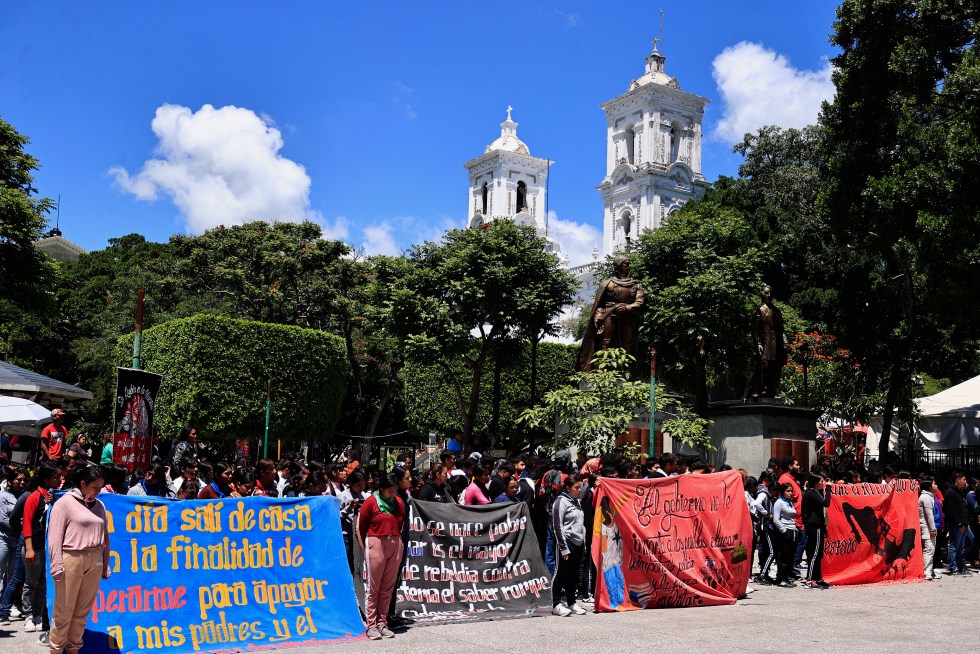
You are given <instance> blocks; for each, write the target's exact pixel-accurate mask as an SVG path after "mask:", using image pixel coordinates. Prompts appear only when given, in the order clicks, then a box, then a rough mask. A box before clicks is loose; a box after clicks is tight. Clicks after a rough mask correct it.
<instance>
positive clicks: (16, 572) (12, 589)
mask: <svg viewBox="0 0 980 654" xmlns="http://www.w3.org/2000/svg"><path fill="white" fill-rule="evenodd" d="M23 545H24V539H23V538H21V539H20V541H19V542H18V543H17V544H16V545H8V544H7V543H5V542H3V541H0V548H4V547H7V548H8V549H7V554H6V556H7V559H6V563H5V564H4V565H3V566H2V567H0V571H3V573H4V579H5V582H4V586H3V596H2V597H0V619H4V620H5V619H7V618H9V617H10V607H12V606H13V605H14V598H15V597H17V594H18V591H19V590H20V588H21V584H23V583H24V556H23V554H22V553H21V551H22V549H23ZM0 559H3V556H0ZM24 609H25V610H24V613H25V614H28V613H30V612H31V607H30V606H29V605H28V604H24Z"/></svg>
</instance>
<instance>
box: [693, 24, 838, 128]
mask: <svg viewBox="0 0 980 654" xmlns="http://www.w3.org/2000/svg"><path fill="white" fill-rule="evenodd" d="M712 68H713V72H712V75H713V76H714V78H715V82H716V83H717V84H718V90H719V91H720V92H721V97H722V102H723V103H724V107H723V115H722V117H721V119H720V120H719V121H718V124H717V125H715V128H714V134H715V136H716V137H718V138H720V139H722V140H724V141H727V142H729V143H737V142H739V141H741V140H742V137H743V136H744V135H745V134H746V133H748V132H754V131H756V130H758V129H759V128H760V127H764V126H765V125H778V126H780V127H783V128H789V127H797V128H799V127H805V126H806V125H812V124H814V123H816V121H817V115H818V114H819V112H820V103H821V102H822V101H824V100H830V99H832V98H833V96H834V84H833V82H832V81H831V80H830V73H831V70H832V67H831V65H830V62H826V63H825V64H824V66H823V68H821V69H820V70H798V69H796V68H794V67H793V65H792V64H791V63H790V62H789V59H787V58H786V57H784V56H783V55H781V54H778V53H777V52H775V51H774V50H769V49H767V48H765V47H764V46H762V45H761V44H759V43H749V42H748V41H742V42H741V43H738V44H736V45H733V46H732V47H730V48H725V50H724V51H722V53H721V54H719V55H718V56H717V57H715V60H714V62H713V64H712Z"/></svg>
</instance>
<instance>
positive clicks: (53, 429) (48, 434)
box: [41, 409, 68, 461]
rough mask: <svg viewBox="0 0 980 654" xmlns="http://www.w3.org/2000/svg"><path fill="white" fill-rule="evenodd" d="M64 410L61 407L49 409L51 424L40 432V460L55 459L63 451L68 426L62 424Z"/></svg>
mask: <svg viewBox="0 0 980 654" xmlns="http://www.w3.org/2000/svg"><path fill="white" fill-rule="evenodd" d="M64 421H65V412H64V411H62V410H61V409H53V410H52V411H51V424H50V425H48V426H47V427H45V428H44V430H43V431H42V432H41V460H42V461H49V460H57V459H59V458H61V455H62V454H64V452H65V441H66V440H68V428H67V427H65V425H64Z"/></svg>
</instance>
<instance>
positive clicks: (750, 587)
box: [745, 586, 755, 595]
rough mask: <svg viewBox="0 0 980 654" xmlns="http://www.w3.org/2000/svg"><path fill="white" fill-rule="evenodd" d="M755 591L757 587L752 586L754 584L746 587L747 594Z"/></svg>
mask: <svg viewBox="0 0 980 654" xmlns="http://www.w3.org/2000/svg"><path fill="white" fill-rule="evenodd" d="M754 592H755V588H752V586H746V587H745V594H746V595H748V594H749V593H754Z"/></svg>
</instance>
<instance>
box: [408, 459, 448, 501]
mask: <svg viewBox="0 0 980 654" xmlns="http://www.w3.org/2000/svg"><path fill="white" fill-rule="evenodd" d="M447 478H448V474H447V472H446V467H445V466H442V465H438V466H436V467H434V468H432V470H430V471H429V478H428V479H427V480H426V482H425V483H424V484H422V488H420V489H419V492H418V495H417V496H416V499H419V500H422V501H423V502H442V503H443V504H451V503H452V500H450V499H449V495H448V494H447V492H446V480H447Z"/></svg>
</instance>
